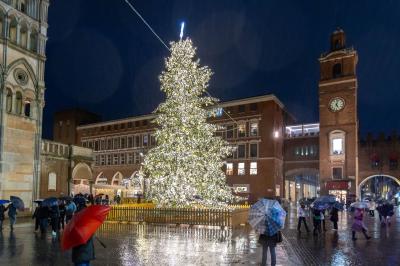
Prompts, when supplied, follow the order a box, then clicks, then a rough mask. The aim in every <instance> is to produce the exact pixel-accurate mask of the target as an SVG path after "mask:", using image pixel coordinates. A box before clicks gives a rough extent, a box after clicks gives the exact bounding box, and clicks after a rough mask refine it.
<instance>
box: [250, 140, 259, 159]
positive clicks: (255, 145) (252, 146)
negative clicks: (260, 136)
mask: <svg viewBox="0 0 400 266" xmlns="http://www.w3.org/2000/svg"><path fill="white" fill-rule="evenodd" d="M257 156H258V143H250V157H251V158H256V157H257Z"/></svg>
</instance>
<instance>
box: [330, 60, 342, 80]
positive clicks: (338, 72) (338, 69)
mask: <svg viewBox="0 0 400 266" xmlns="http://www.w3.org/2000/svg"><path fill="white" fill-rule="evenodd" d="M332 76H333V78H338V77H341V76H342V65H341V64H340V63H337V64H335V65H334V66H333V68H332Z"/></svg>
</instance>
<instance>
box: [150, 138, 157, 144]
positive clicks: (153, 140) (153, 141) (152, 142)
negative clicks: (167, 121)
mask: <svg viewBox="0 0 400 266" xmlns="http://www.w3.org/2000/svg"><path fill="white" fill-rule="evenodd" d="M150 145H151V146H155V145H156V136H154V135H150Z"/></svg>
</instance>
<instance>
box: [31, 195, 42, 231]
mask: <svg viewBox="0 0 400 266" xmlns="http://www.w3.org/2000/svg"><path fill="white" fill-rule="evenodd" d="M40 205H41V203H40V202H39V203H38V206H37V207H36V208H35V212H34V213H33V215H32V219H35V232H36V231H37V230H38V229H39V225H40V220H39V218H38V211H39V208H40Z"/></svg>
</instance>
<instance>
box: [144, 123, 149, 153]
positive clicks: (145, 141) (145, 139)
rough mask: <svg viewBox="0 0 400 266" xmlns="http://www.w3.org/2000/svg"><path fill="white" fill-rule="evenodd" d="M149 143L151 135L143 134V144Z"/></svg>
mask: <svg viewBox="0 0 400 266" xmlns="http://www.w3.org/2000/svg"><path fill="white" fill-rule="evenodd" d="M145 121H146V120H145ZM148 143H149V136H148V135H143V146H144V147H146V146H147V144H148Z"/></svg>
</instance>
